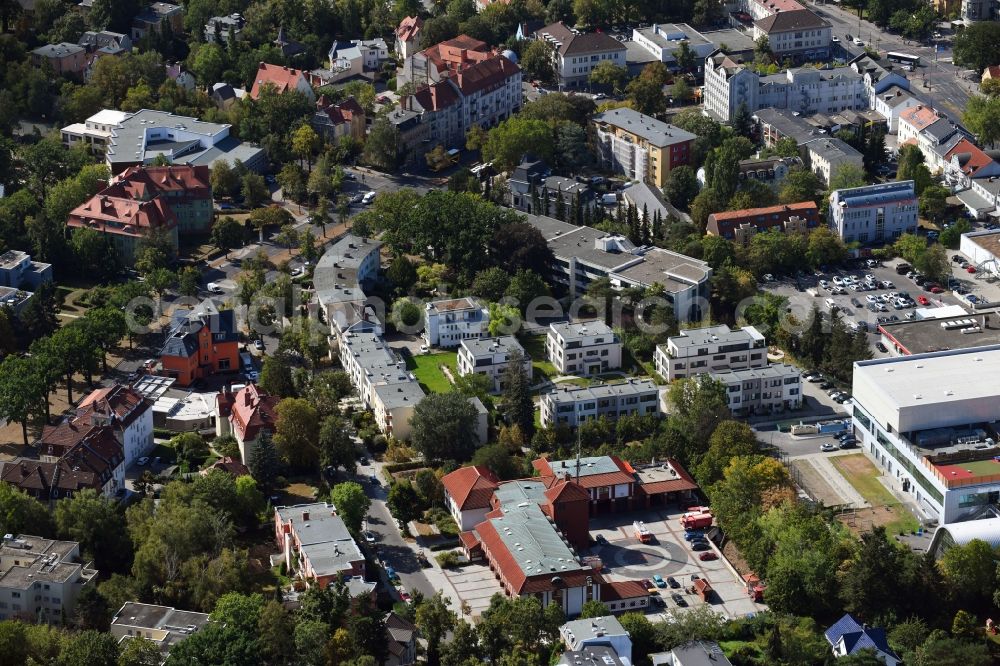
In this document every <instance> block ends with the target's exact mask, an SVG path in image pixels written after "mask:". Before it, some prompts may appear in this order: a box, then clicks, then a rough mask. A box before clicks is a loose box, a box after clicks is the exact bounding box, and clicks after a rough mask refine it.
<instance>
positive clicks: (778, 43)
mask: <svg viewBox="0 0 1000 666" xmlns="http://www.w3.org/2000/svg"><path fill="white" fill-rule="evenodd" d="M751 34H752V36H753V39H754V41H756V40H758V39H760V38H761V37H767V40H768V44H769V45H770V46H771V51H772V52H774V55H775V57H776V58H777V59H778V60H784V59H785V58H792V59H795V60H798V61H800V62H801V61H802V60H812V61H816V60H826V59H828V58H829V57H830V38H831V37H832V36H833V35H832V29H831V26H830V23H829V22H828V21H826V20H825V19H822V18H820V17H819V16H817V15H816V14H814V13H813V12H811V11H810V10H808V9H805V8H804V7H801V6H800V7H799V8H798V9H793V10H791V11H779V12H775V13H773V14H770V15H769V16H765V17H763V18H760V19H758V20H756V21H754V23H753V31H752V33H751Z"/></svg>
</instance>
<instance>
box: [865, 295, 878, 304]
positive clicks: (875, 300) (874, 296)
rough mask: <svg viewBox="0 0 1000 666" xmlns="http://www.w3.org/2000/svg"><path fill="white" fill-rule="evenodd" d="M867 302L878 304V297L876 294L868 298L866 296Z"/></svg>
mask: <svg viewBox="0 0 1000 666" xmlns="http://www.w3.org/2000/svg"><path fill="white" fill-rule="evenodd" d="M865 300H866V301H868V302H869V303H878V296H876V295H875V294H868V295H867V296H865Z"/></svg>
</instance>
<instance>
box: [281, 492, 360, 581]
mask: <svg viewBox="0 0 1000 666" xmlns="http://www.w3.org/2000/svg"><path fill="white" fill-rule="evenodd" d="M336 511H337V509H336V507H335V506H334V505H332V504H328V503H326V502H315V503H312V504H297V505H295V506H278V507H275V508H274V536H275V540H276V541H277V542H278V547H279V548H281V552H282V554H283V555H284V558H285V564H286V565H287V566H288V569H289V570H290V571H291V570H293V569H295V570H297V571H298V572H299V573H300V574H301V576H302V578H304V579H305V580H306V581H308V583H309V584H311V585H316V586H317V587H319V588H320V589H325V588H326V587H327V586H329V585H331V584H333V583H335V582H337V581H340V580H343V579H344V578H353V577H355V576H360V577H362V578H364V576H365V556H364V554H362V552H361V549H360V548H359V547H358V544H357V542H355V541H354V538H353V537H352V536H351V533H350V532H349V531H348V529H347V525H345V524H344V519H343V518H341V517H340V516H338V515H337V513H336Z"/></svg>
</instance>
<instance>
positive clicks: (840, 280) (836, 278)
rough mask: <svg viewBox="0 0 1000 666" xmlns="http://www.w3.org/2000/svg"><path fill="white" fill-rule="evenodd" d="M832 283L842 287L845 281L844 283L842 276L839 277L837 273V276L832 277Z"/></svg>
mask: <svg viewBox="0 0 1000 666" xmlns="http://www.w3.org/2000/svg"><path fill="white" fill-rule="evenodd" d="M833 283H834V284H835V285H837V286H838V287H842V286H844V284H845V283H844V278H842V277H840V276H839V275H837V276H834V278H833Z"/></svg>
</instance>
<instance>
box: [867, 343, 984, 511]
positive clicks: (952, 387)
mask: <svg viewBox="0 0 1000 666" xmlns="http://www.w3.org/2000/svg"><path fill="white" fill-rule="evenodd" d="M997 368H1000V346H997V345H990V346H983V347H974V348H969V349H958V350H950V351H941V352H935V353H929V354H916V355H913V356H899V357H895V358H882V359H874V360H870V361H858V362H856V363H855V364H854V384H853V390H852V391H851V392H852V394H853V395H854V409H853V426H854V434H855V436H856V437H857V439H858V445H859V446H860V447H861V448H862V450H863V451H864V452H865V454H866V455H868V456H869V457H870V458H871V459H872V460H873V461H874V462H875V464H876V465H878V467H879V468H880V469H882V470H884V474H883V478H884V479H886V481H887V482H888V483H889V485H890V487H891V488H893V489H895V490H897V491H899V492H902V493H903V494H905V495H907V496H909V497H911V498H912V499H913V500H914V502H915V503H916V504H917V506H919V507H920V510H921V511H922V512H924V513H925V514H927V515H928V516H929V517H930V518H932V519H934V520H936V521H937V522H938V524H940V525H948V524H951V523H955V522H958V521H962V520H966V519H970V518H974V517H976V516H977V515H978V514H980V513H981V512H982V511H983V510H984V509H988V508H989V507H990V506H995V505H996V504H997V503H998V502H1000V462H997V460H996V457H997V456H1000V447H998V446H997V441H1000V439H998V434H997V431H996V422H997V421H998V420H1000V413H998V409H1000V401H998V400H997V396H998V395H1000V382H998V378H1000V373H998V372H996V369H997ZM977 522H978V521H977ZM973 524H974V523H973Z"/></svg>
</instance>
